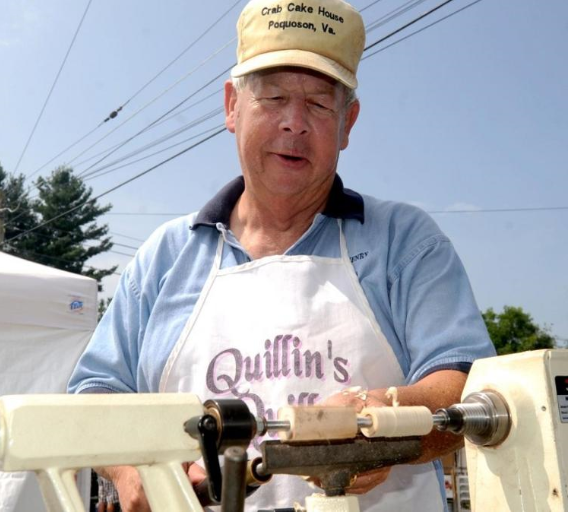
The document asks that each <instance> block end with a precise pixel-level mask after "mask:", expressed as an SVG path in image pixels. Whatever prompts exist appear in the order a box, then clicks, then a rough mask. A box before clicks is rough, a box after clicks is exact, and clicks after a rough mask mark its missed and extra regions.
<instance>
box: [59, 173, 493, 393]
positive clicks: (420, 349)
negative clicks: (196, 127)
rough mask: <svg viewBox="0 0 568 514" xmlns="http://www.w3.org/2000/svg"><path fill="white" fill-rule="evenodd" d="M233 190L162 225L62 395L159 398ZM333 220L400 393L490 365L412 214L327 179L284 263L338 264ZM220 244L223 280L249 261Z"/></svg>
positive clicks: (432, 232) (472, 314)
mask: <svg viewBox="0 0 568 514" xmlns="http://www.w3.org/2000/svg"><path fill="white" fill-rule="evenodd" d="M243 188H244V185H243V181H242V178H239V179H236V180H235V181H233V182H232V183H230V184H229V185H228V186H226V187H225V188H224V189H223V190H222V191H221V192H220V193H219V194H218V195H217V196H216V197H215V198H213V200H211V202H209V203H208V204H207V205H206V206H205V207H204V208H203V209H202V210H201V211H200V212H199V213H194V214H191V215H188V216H184V217H182V218H178V219H176V220H173V221H170V222H168V223H166V224H164V225H163V226H161V227H160V228H159V229H158V230H156V232H154V234H153V235H152V236H151V237H150V238H149V239H148V241H146V243H144V244H143V245H142V247H141V248H140V250H139V251H138V252H137V254H136V257H135V258H134V260H133V261H132V262H131V263H130V264H129V266H128V267H127V269H126V270H125V272H124V273H123V275H122V277H121V279H120V283H119V286H118V288H117V291H116V293H115V296H114V298H113V301H112V303H111V305H110V306H109V308H108V310H107V312H106V314H105V316H104V317H103V319H102V320H101V322H100V323H99V325H98V327H97V329H96V331H95V333H94V335H93V338H92V340H91V342H90V343H89V345H88V347H87V349H86V351H85V352H84V354H83V355H82V357H81V358H80V360H79V362H78V364H77V366H76V368H75V371H74V373H73V375H72V377H71V380H70V382H69V391H70V392H73V393H82V392H89V393H94V392H157V391H158V385H159V382H160V377H161V375H162V371H163V368H164V366H165V363H166V361H167V359H168V357H169V355H170V352H171V351H172V349H173V347H174V345H175V343H176V341H177V340H178V338H179V336H180V334H181V331H182V329H183V327H184V325H185V324H186V322H187V320H188V318H189V317H190V316H191V314H192V312H193V309H194V307H195V304H196V302H197V299H198V298H199V295H200V292H201V290H202V288H203V286H204V284H205V281H206V279H207V277H208V275H209V272H210V269H211V266H212V264H213V258H214V256H215V251H216V247H217V242H218V237H219V231H220V230H225V229H227V228H228V220H229V216H230V212H231V210H232V208H233V206H234V205H235V202H236V200H237V199H238V197H239V196H240V194H242V191H243ZM336 217H340V218H342V219H343V220H344V221H343V231H344V234H345V238H346V242H347V248H348V251H349V255H350V258H351V261H352V264H353V267H354V269H355V272H356V273H357V276H358V277H359V281H360V283H361V286H362V288H363V291H364V292H365V294H366V296H367V299H368V300H369V303H370V305H371V308H372V309H373V312H374V314H375V316H376V319H377V321H378V323H379V325H380V327H381V329H382V331H383V333H384V335H385V337H386V339H387V341H388V343H389V344H390V345H391V346H392V349H393V351H394V354H395V355H396V357H397V359H398V362H399V363H400V367H401V369H402V371H403V373H404V375H405V377H406V382H407V384H412V383H414V382H416V381H418V380H420V379H421V378H423V377H424V376H426V375H427V374H429V373H432V372H434V371H438V370H442V369H456V370H461V371H465V372H467V371H469V368H470V367H471V363H472V362H473V361H474V360H475V359H477V358H480V357H488V356H492V355H494V354H495V350H494V348H493V345H492V343H491V341H490V339H489V336H488V333H487V330H486V328H485V324H484V322H483V320H482V318H481V315H480V312H479V309H478V307H477V305H476V303H475V300H474V297H473V293H472V290H471V287H470V284H469V281H468V278H467V275H466V273H465V270H464V268H463V265H462V263H461V261H460V259H459V257H458V256H457V254H456V252H455V250H454V248H453V246H452V243H451V242H450V241H449V239H448V238H447V237H446V236H445V235H444V234H443V233H442V232H441V231H440V229H439V228H438V226H437V225H436V223H435V222H434V221H433V220H432V219H431V218H430V217H429V216H428V215H427V214H425V213H424V212H423V211H421V210H420V209H418V208H416V207H413V206H410V205H407V204H403V203H396V202H388V201H380V200H377V199H375V198H372V197H369V196H364V195H358V194H357V193H354V192H353V191H350V190H348V189H344V188H343V184H342V182H341V180H340V179H339V177H336V181H335V184H334V187H333V189H332V193H331V195H330V200H329V202H328V206H327V207H326V209H325V211H324V212H323V213H321V214H317V215H316V216H315V218H314V220H313V223H312V225H311V226H310V228H309V229H308V230H307V232H306V233H305V234H304V235H303V236H302V237H301V238H300V239H299V240H298V241H297V242H296V243H295V244H294V245H293V246H291V247H290V248H289V249H288V250H287V251H286V254H287V255H318V256H324V257H339V253H340V250H339V248H340V245H339V230H338V225H337V223H336V220H335V218H336ZM228 240H229V244H225V245H224V250H223V257H222V262H221V267H222V268H227V267H230V266H237V265H240V264H243V263H245V262H247V261H250V260H251V258H250V256H249V255H248V254H247V252H246V250H245V249H244V248H243V247H242V246H241V244H240V243H239V241H238V240H237V239H236V238H235V237H234V235H232V233H231V232H230V230H229V231H228ZM235 301H240V300H239V299H235ZM251 316H254V313H251ZM196 351H198V349H196Z"/></svg>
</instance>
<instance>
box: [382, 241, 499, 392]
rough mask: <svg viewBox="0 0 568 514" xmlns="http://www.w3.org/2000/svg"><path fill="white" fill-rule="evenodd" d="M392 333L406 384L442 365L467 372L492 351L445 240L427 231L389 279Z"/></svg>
mask: <svg viewBox="0 0 568 514" xmlns="http://www.w3.org/2000/svg"><path fill="white" fill-rule="evenodd" d="M390 293H391V294H390V301H391V308H392V312H393V317H394V320H393V321H394V325H395V330H396V332H397V335H398V337H399V339H400V341H401V342H402V344H403V345H404V346H405V347H406V349H407V352H408V355H409V356H410V371H409V373H408V377H407V379H408V383H415V382H416V381H418V380H420V379H421V378H423V377H424V376H426V375H428V374H429V373H432V372H433V371H439V370H442V369H461V370H464V371H467V370H468V365H470V364H471V363H472V362H473V361H474V360H475V359H477V358H480V357H490V356H493V355H495V349H494V347H493V344H492V343H491V339H490V338H489V334H488V332H487V329H486V327H485V323H484V322H483V318H482V317H481V313H480V311H479V308H478V307H477V304H476V302H475V299H474V296H473V292H472V289H471V285H470V283H469V279H468V277H467V275H466V272H465V269H464V267H463V265H462V262H461V260H460V259H459V257H458V255H457V253H456V252H455V250H454V247H453V245H452V244H451V242H450V241H449V240H448V239H447V238H446V237H445V236H444V235H443V234H438V235H433V236H431V237H429V238H427V239H426V240H424V241H422V242H421V243H420V244H419V245H417V246H416V247H415V248H414V249H413V251H412V252H410V253H409V254H407V255H406V256H405V258H404V259H403V260H402V261H401V263H400V265H399V266H398V268H397V269H396V270H395V272H394V276H393V277H392V285H391V292H390Z"/></svg>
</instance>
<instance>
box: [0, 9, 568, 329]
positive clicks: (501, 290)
mask: <svg viewBox="0 0 568 514" xmlns="http://www.w3.org/2000/svg"><path fill="white" fill-rule="evenodd" d="M310 1H312V0H310ZM313 1H315V0H313ZM441 1H442V0H436V1H432V0H426V1H424V0H422V1H421V2H417V1H413V2H406V1H404V0H381V1H378V2H372V1H371V0H354V2H353V4H354V5H355V6H356V7H357V8H359V9H363V8H364V7H366V6H369V7H368V9H365V10H364V11H363V16H364V19H365V22H366V24H368V25H370V26H372V24H373V23H374V22H375V21H377V20H381V18H384V17H385V16H386V15H388V13H391V12H393V11H394V10H395V9H398V8H400V7H401V6H407V7H409V8H410V7H412V6H414V7H413V8H412V9H410V10H408V12H406V13H403V14H400V15H399V16H397V17H395V18H393V19H392V20H390V21H388V22H387V23H382V24H381V23H380V24H379V25H380V26H379V27H378V28H376V29H374V30H372V31H370V32H369V33H368V35H367V43H368V44H369V43H372V42H374V41H376V40H378V39H380V38H381V37H383V36H385V35H386V34H388V33H389V32H391V31H393V30H395V29H396V28H398V27H400V26H402V25H403V24H404V23H406V22H408V21H410V20H412V19H414V18H416V17H417V16H418V15H420V14H422V13H424V12H426V11H428V10H429V9H431V8H432V7H434V6H436V5H438V4H439V3H441ZM472 1H473V0H454V1H453V2H451V3H449V4H448V5H447V6H445V7H444V8H442V9H440V10H439V11H437V12H436V13H435V14H433V15H432V16H429V17H427V18H426V19H425V20H423V21H422V22H420V23H417V24H416V25H414V26H413V27H411V28H409V29H408V30H406V31H404V32H402V33H401V34H400V36H395V37H393V38H392V39H390V40H389V43H390V42H393V41H396V40H397V39H399V37H402V36H405V35H407V34H409V33H410V32H413V31H415V30H416V29H419V28H421V27H424V26H425V25H427V24H429V23H431V22H433V21H435V20H438V19H440V18H441V17H443V16H446V15H447V14H450V13H452V12H454V11H456V10H458V9H461V8H462V7H465V6H467V5H469V4H471V3H472ZM268 3H270V4H272V3H277V2H276V0H274V1H272V2H268ZM268 3H267V4H268ZM244 4H245V2H244V1H241V2H237V3H236V5H235V1H234V0H212V1H209V2H198V1H194V0H166V1H160V2H158V1H156V0H148V1H136V0H92V2H91V4H90V6H89V9H88V11H87V14H86V16H85V19H84V22H83V24H82V26H81V29H80V31H79V33H78V35H77V39H76V41H75V43H74V45H73V47H72V49H71V52H70V54H69V57H68V59H67V62H66V64H65V66H64V68H63V71H62V73H61V75H60V77H59V79H58V82H57V84H56V87H55V89H54V91H53V94H52V96H51V98H50V100H49V102H48V104H47V107H46V109H45V112H44V114H43V117H42V119H41V120H40V122H39V125H38V128H37V130H36V132H35V134H34V136H33V138H32V140H31V142H30V144H29V147H28V149H27V151H26V153H25V155H24V157H23V159H22V162H21V164H20V166H19V168H18V172H22V173H25V174H26V175H28V176H30V175H32V174H33V173H34V172H36V170H38V168H40V167H41V166H42V165H44V164H45V163H47V162H48V161H50V160H51V159H53V158H54V157H56V156H57V155H58V154H59V153H60V152H62V151H63V150H64V149H66V148H67V147H68V146H69V145H71V144H72V143H74V142H76V141H77V140H78V139H79V138H81V137H82V136H84V135H86V134H88V133H89V132H91V131H93V133H92V134H91V135H90V136H89V137H87V138H86V139H85V140H84V141H82V142H81V143H79V144H78V145H76V146H74V147H73V148H71V149H70V150H69V151H67V152H64V153H63V154H62V155H61V156H59V157H57V158H56V159H54V160H53V162H52V163H51V164H49V165H48V166H46V167H45V168H43V169H42V170H40V172H39V174H45V173H49V171H51V169H53V168H54V167H55V166H56V165H60V164H64V163H70V164H71V165H72V166H74V168H75V171H76V172H77V173H81V172H85V171H86V170H87V169H88V168H89V167H91V168H90V169H89V172H91V171H94V170H97V169H99V168H102V167H103V166H105V165H108V164H109V163H111V162H113V161H116V160H118V159H119V158H121V157H123V156H125V155H128V154H130V153H132V152H134V151H136V150H138V149H140V148H141V147H144V146H145V145H148V144H149V143H152V142H154V141H156V140H158V139H159V138H161V137H162V136H165V135H167V134H171V133H172V132H174V131H176V130H178V129H179V130H181V129H185V130H184V131H183V132H180V133H179V134H178V135H177V136H175V137H173V138H171V139H168V140H166V141H164V142H163V143H162V144H161V145H160V146H155V147H152V148H151V149H148V150H147V151H146V153H143V154H137V155H135V156H132V157H131V158H130V159H129V161H132V160H137V159H140V158H141V157H144V156H145V155H147V154H149V153H154V152H157V151H158V150H160V149H163V148H166V147H168V146H171V145H173V144H175V143H178V142H180V141H183V140H187V139H188V138H190V137H192V136H196V135H198V134H200V133H202V132H203V131H205V130H210V129H211V130H213V129H214V127H216V126H219V125H221V124H222V123H223V118H222V115H221V114H220V113H219V111H218V108H219V107H221V106H222V96H221V94H220V93H219V92H216V91H218V90H219V89H220V88H221V86H222V81H223V79H222V78H219V79H217V80H215V81H214V82H213V83H212V84H211V85H209V86H207V87H206V88H204V89H203V90H202V91H201V92H199V93H198V94H197V95H196V96H195V97H193V98H191V99H190V100H187V101H186V102H185V103H184V104H183V106H182V107H180V108H179V109H178V110H177V111H175V113H177V114H176V115H175V116H173V117H172V118H171V119H170V120H169V121H167V122H164V123H162V124H160V125H158V126H156V127H154V128H153V129H152V130H148V131H147V132H145V133H144V134H142V135H140V136H138V137H136V138H134V139H133V140H132V141H131V142H129V143H128V144H127V145H125V146H124V147H122V148H120V149H118V150H117V151H116V152H115V153H114V154H112V155H111V156H109V157H108V158H107V159H106V160H104V161H102V162H100V163H98V164H96V165H95V166H93V165H94V164H95V163H96V162H97V161H98V160H100V159H101V158H102V157H104V156H105V154H106V153H108V151H109V149H111V148H112V147H113V146H114V145H116V144H118V143H120V142H122V141H125V140H127V139H129V138H131V137H132V136H134V135H135V134H137V133H138V132H140V131H141V130H142V129H143V128H144V127H146V126H147V125H149V124H150V123H151V122H153V121H154V120H156V119H157V118H159V117H160V116H162V115H163V114H164V113H166V112H167V111H169V110H170V109H172V108H173V107H174V106H176V105H177V104H179V103H180V102H181V101H182V100H184V99H186V98H187V97H189V96H190V95H191V94H192V93H194V92H195V91H197V90H199V89H200V88H202V87H203V86H205V85H206V84H207V83H208V82H210V81H211V79H213V78H214V77H216V76H217V75H219V74H222V77H226V76H227V73H224V71H225V70H227V69H228V68H229V67H230V66H231V65H232V64H233V63H234V62H235V60H236V57H235V49H236V43H235V42H234V41H233V38H234V35H235V29H234V27H235V23H236V19H237V16H238V13H239V11H240V9H241V8H242V6H243V5H244ZM371 4H373V5H371ZM87 5H88V1H87V0H49V1H45V0H0V70H1V73H2V80H0V163H1V164H2V165H3V166H4V168H5V169H6V170H7V171H9V172H11V171H14V170H15V169H16V165H17V162H18V160H19V158H20V155H21V154H22V151H23V149H24V146H25V144H26V141H27V140H28V138H29V136H30V133H31V131H32V128H33V126H34V124H35V122H36V120H37V118H38V115H39V113H40V111H41V109H42V106H43V104H44V102H45V100H46V97H47V95H48V93H49V90H50V88H51V86H52V84H53V82H54V79H55V76H56V74H57V72H58V70H59V68H60V66H61V64H62V62H63V58H64V57H65V54H66V52H67V50H68V48H69V46H70V43H71V40H72V38H73V36H74V34H75V32H76V30H77V27H78V25H79V22H80V20H81V18H82V16H83V14H84V13H85V10H86V7H87ZM233 5H235V7H234V8H233V9H232V10H231V11H229V12H228V13H227V14H226V16H224V17H223V18H222V19H221V20H220V21H218V23H217V24H216V25H215V26H214V27H213V28H212V29H211V31H209V32H208V33H207V34H206V35H205V36H204V37H203V38H202V39H200V40H199V41H198V42H197V43H196V44H195V45H194V46H193V47H192V48H190V49H189V50H188V51H187V52H186V53H185V54H184V55H183V56H182V57H180V59H179V60H177V62H175V63H174V64H173V65H172V66H171V67H169V68H168V69H167V70H166V71H165V72H164V73H162V74H161V75H160V76H159V77H158V78H157V79H156V80H155V81H153V82H152V83H151V84H150V85H149V86H148V87H146V88H145V89H144V90H142V91H141V92H140V93H139V94H137V95H136V96H134V98H132V100H131V101H130V102H129V103H128V104H127V105H126V106H125V107H124V108H123V110H122V111H121V113H120V114H119V116H118V117H117V118H115V119H114V120H112V121H110V122H108V123H105V124H104V125H103V126H101V127H98V128H96V127H97V126H98V125H99V124H100V122H101V121H102V120H104V119H105V118H106V117H107V116H108V115H109V113H110V112H111V111H112V110H113V109H116V108H118V107H119V106H120V105H122V104H124V103H125V102H126V101H127V100H128V99H130V98H131V97H132V96H133V95H135V94H136V93H137V92H138V91H139V89H140V88H141V87H142V86H144V85H145V84H146V83H147V82H148V81H149V80H150V79H152V78H153V77H154V76H155V75H156V74H157V73H158V72H159V71H160V70H162V69H163V68H164V67H165V66H166V65H167V64H168V63H170V62H171V61H172V60H173V59H174V58H175V57H176V56H178V55H179V54H181V53H182V52H183V51H184V50H185V49H186V48H187V47H188V46H189V45H190V44H191V43H192V42H194V41H195V40H196V39H197V38H198V37H199V36H200V35H201V34H203V32H204V31H205V29H207V28H208V27H209V26H210V25H212V24H213V23H215V22H216V21H217V20H219V18H220V17H221V15H223V14H224V13H225V12H226V11H227V10H228V9H229V8H230V7H231V6H233ZM393 14H396V12H394V13H393ZM383 21H385V20H384V19H383ZM386 44H387V43H384V44H382V45H378V46H377V47H375V48H374V49H373V50H371V51H369V52H367V53H366V54H365V55H368V54H370V53H372V52H373V51H375V50H377V49H380V48H383V47H384V46H386ZM216 52H218V53H216ZM567 52H568V2H566V0H482V1H480V2H478V3H476V4H475V5H472V6H471V7H470V8H467V9H465V10H464V11H463V12H460V13H458V14H456V15H455V16H453V17H450V18H448V19H447V20H445V21H442V22H441V23H439V24H436V25H434V26H432V27H431V28H428V29H426V30H424V31H423V32H421V33H419V34H416V35H415V36H412V37H410V38H409V39H407V40H405V41H403V42H401V43H400V44H396V45H395V46H392V47H390V48H387V49H385V50H384V51H382V52H380V53H378V54H376V55H373V56H371V57H369V58H367V59H366V60H364V61H363V62H362V63H361V66H360V73H359V82H360V88H359V96H360V99H361V103H362V114H361V117H360V119H359V121H358V124H357V126H356V128H355V130H354V133H353V135H352V138H351V144H350V146H349V148H348V149H347V150H346V151H345V152H344V153H343V155H342V157H341V159H340V165H339V173H340V175H341V176H342V178H343V180H344V182H345V184H346V186H347V187H350V188H352V189H355V190H357V191H360V192H364V193H368V194H372V195H374V196H376V197H379V198H382V199H394V200H400V201H405V202H410V203H414V204H416V205H419V206H420V207H422V208H423V209H425V210H426V211H429V212H433V214H432V215H433V217H434V219H435V220H436V221H437V222H438V223H439V225H440V226H441V228H442V229H443V230H444V231H445V232H446V233H447V234H448V236H449V237H450V238H451V239H452V241H453V242H454V245H455V246H456V248H457V250H458V252H459V254H460V256H461V258H462V260H463V261H464V264H465V266H466V269H467V271H468V274H469V276H470V279H471V282H472V286H473V289H474V292H475V294H476V297H477V300H478V303H479V306H480V308H481V309H482V310H485V309H486V308H488V307H493V308H495V309H497V310H501V309H502V307H503V306H504V305H515V306H521V307H523V308H524V309H525V310H526V311H528V312H529V313H530V314H531V315H532V316H533V317H534V319H535V321H537V322H538V323H539V324H541V325H547V326H550V327H551V330H552V333H553V334H555V335H557V336H559V337H561V338H568V273H567V269H566V261H567V256H568V229H567V225H568V199H567V198H566V191H568V169H567V162H568V95H567V91H568V66H567V65H566V55H567ZM214 54H215V55H214ZM205 61H206V62H205ZM185 76H186V78H185V79H184V80H182V81H181V82H180V83H179V84H178V85H176V86H175V87H173V88H172V89H170V90H169V91H168V92H166V93H165V94H163V95H162V96H159V95H161V94H162V93H164V92H165V91H166V90H168V89H169V88H170V87H171V86H173V85H174V83H176V81H178V80H180V79H182V78H183V77H185ZM157 97H159V98H157ZM206 97H209V98H207V99H206V100H205V101H203V102H202V103H200V104H199V105H197V106H195V107H192V108H190V109H187V110H185V111H184V112H180V111H181V110H182V109H186V108H187V107H189V106H190V105H191V104H192V103H194V102H196V101H198V100H201V99H204V98H206ZM156 98H157V99H156ZM154 99H156V100H154ZM153 100H154V101H153ZM152 101H153V102H152ZM150 102H152V103H151V104H150V105H149V106H147V104H149V103H150ZM146 106H147V107H146ZM144 107H145V108H144ZM143 108H144V109H143ZM216 109H217V110H216ZM209 114H211V115H215V116H214V117H212V118H211V119H208V120H206V121H204V122H203V123H202V124H199V125H197V126H195V127H189V128H188V127H187V126H188V125H189V124H190V123H191V122H192V121H195V120H197V119H199V118H201V117H203V116H205V115H209ZM130 117H132V119H131V120H130V119H129V118H130ZM127 120H128V121H127ZM123 123H124V125H123V126H121V124H123ZM117 127H118V128H117ZM95 128H96V130H94V129H95ZM115 128H116V130H114V129H115ZM111 130H114V132H112V133H110V132H111ZM109 133H110V134H109ZM209 133H211V132H209ZM107 134H109V135H108V137H106V138H105V139H103V140H101V138H103V137H104V136H105V135H107ZM202 137H203V136H201V137H198V138H196V139H193V140H191V141H187V142H185V143H183V144H180V145H179V146H176V147H175V148H172V149H170V150H167V151H165V152H163V153H160V154H158V155H155V156H153V157H150V158H148V159H145V160H142V161H139V162H136V163H134V164H131V165H130V166H127V167H124V168H120V169H114V168H116V167H117V166H120V165H121V164H124V162H122V163H116V164H115V165H113V166H108V167H107V168H105V169H104V170H101V172H102V171H109V173H107V174H105V175H104V176H101V177H98V178H94V179H91V180H89V182H88V183H89V185H91V186H92V188H93V190H94V192H95V194H100V193H102V192H104V191H106V190H108V189H110V188H112V187H114V186H115V185H117V184H119V183H120V182H122V181H124V180H127V179H128V178H130V177H132V176H134V175H136V174H137V173H140V172H142V171H144V170H145V169H148V168H149V167H151V166H152V165H154V164H156V163H158V162H159V161H161V160H163V159H165V158H166V157H168V156H170V155H173V154H174V153H175V152H176V151H179V150H181V149H183V148H186V147H187V146H188V145H190V144H191V143H192V142H196V141H199V139H201V138H202ZM99 140H101V141H100V142H98V144H96V145H94V144H95V143H97V141H99ZM93 145H94V146H93ZM91 146H93V147H92V148H91V149H89V150H87V149H88V148H89V147H91ZM85 150H87V151H85ZM104 151H106V152H104ZM97 154H100V155H98V157H96V158H92V159H90V158H91V157H93V156H95V155H97ZM86 159H89V160H88V161H87V162H83V161H85V160H86ZM129 161H126V162H129ZM112 170H114V171H112ZM239 173H240V171H239V166H238V161H237V158H236V150H235V144H234V140H233V136H232V135H230V134H228V133H223V134H221V135H219V136H217V137H215V138H213V139H212V140H211V141H208V142H206V143H204V144H202V145H201V146H199V147H198V148H196V149H195V150H192V151H190V152H188V153H186V154H184V155H183V156H181V157H179V158H177V159H175V160H173V161H171V162H169V163H168V164H166V165H164V166H162V167H161V168H159V169H157V170H155V171H152V172H151V173H149V174H148V175H146V176H144V177H143V178H141V179H139V180H136V181H134V182H132V183H130V184H128V185H127V186H125V187H123V188H120V189H118V190H117V191H116V192H113V193H111V194H110V195H108V196H107V197H105V198H103V199H101V202H104V203H106V202H110V203H112V205H113V210H112V211H111V213H110V214H109V215H108V216H105V218H104V221H105V222H106V223H108V224H109V226H110V230H111V232H112V233H113V234H114V235H113V239H114V241H115V242H116V243H120V244H121V245H126V246H120V247H119V246H116V247H115V248H114V250H116V251H117V252H123V253H127V254H133V252H134V251H135V250H133V249H130V248H127V246H132V247H137V246H139V244H140V241H141V240H144V239H145V238H147V237H148V235H149V234H150V233H151V232H152V231H153V230H154V229H155V228H156V227H157V226H158V225H159V224H161V223H163V222H164V221H167V220H168V219H171V218H173V217H175V215H176V214H182V213H186V212H192V211H195V210H198V209H199V208H200V207H201V206H202V205H203V204H204V203H205V202H206V201H207V200H208V199H209V198H210V197H211V196H212V195H213V194H214V193H215V192H216V191H217V190H218V189H219V188H220V187H221V186H223V185H224V184H225V183H226V182H228V181H229V180H230V179H231V178H232V177H234V176H236V175H237V174H239ZM35 176H38V174H36V175H35ZM559 207H561V208H562V209H550V208H559ZM536 208H547V210H524V211H518V210H514V209H536ZM493 209H513V210H511V211H507V212H493V211H492V210H493ZM456 210H461V211H464V210H465V211H474V212H466V213H450V212H448V213H445V212H447V211H456ZM487 211H489V212H487ZM440 212H442V213H441V214H440ZM127 213H128V214H127ZM156 213H166V214H167V215H156ZM148 214H151V215H148ZM116 234H120V235H116ZM125 236H128V238H127V237H125ZM129 260H130V257H128V256H125V255H119V254H116V253H109V254H106V255H105V256H103V257H99V258H96V259H93V260H92V263H91V264H92V265H93V266H101V267H102V266H107V265H110V264H114V263H116V264H119V270H122V269H124V267H125V265H126V264H127V263H128V262H129ZM116 280H117V277H113V278H111V279H108V280H107V281H106V282H105V293H104V294H105V295H112V293H113V290H114V288H115V287H116Z"/></svg>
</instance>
